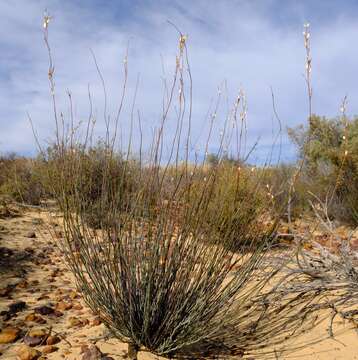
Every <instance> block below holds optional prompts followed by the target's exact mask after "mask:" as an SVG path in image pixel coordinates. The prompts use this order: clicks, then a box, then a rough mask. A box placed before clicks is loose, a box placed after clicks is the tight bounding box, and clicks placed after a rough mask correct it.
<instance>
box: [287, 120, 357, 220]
mask: <svg viewBox="0 0 358 360" xmlns="http://www.w3.org/2000/svg"><path fill="white" fill-rule="evenodd" d="M289 136H290V137H291V139H292V141H293V142H294V144H295V145H296V146H297V148H298V150H299V154H300V157H301V159H303V160H304V167H303V171H302V174H301V175H300V181H302V182H303V183H304V184H305V185H306V190H307V191H310V192H311V193H313V194H314V195H315V196H318V197H319V198H320V199H322V200H324V199H325V198H327V199H328V200H327V201H328V202H329V205H330V206H329V207H328V208H329V211H330V215H331V216H332V217H333V218H336V219H338V220H343V221H347V222H350V223H353V224H357V223H358V118H353V119H351V120H348V119H346V118H343V119H342V118H336V119H327V118H325V117H319V116H316V115H314V116H312V117H311V119H310V121H309V125H308V126H307V127H303V126H299V127H297V128H295V129H289Z"/></svg>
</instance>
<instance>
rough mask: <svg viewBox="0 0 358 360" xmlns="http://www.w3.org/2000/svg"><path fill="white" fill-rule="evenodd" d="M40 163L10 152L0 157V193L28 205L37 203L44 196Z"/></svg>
mask: <svg viewBox="0 0 358 360" xmlns="http://www.w3.org/2000/svg"><path fill="white" fill-rule="evenodd" d="M41 176H42V163H41V161H39V160H38V159H31V158H25V157H20V156H17V155H16V154H10V155H7V156H1V157H0V195H2V196H6V197H8V198H10V199H12V200H15V201H19V202H24V203H26V204H30V205H39V204H40V202H41V200H42V199H44V198H45V197H46V192H45V190H44V188H43V185H42V184H43V182H42V179H41Z"/></svg>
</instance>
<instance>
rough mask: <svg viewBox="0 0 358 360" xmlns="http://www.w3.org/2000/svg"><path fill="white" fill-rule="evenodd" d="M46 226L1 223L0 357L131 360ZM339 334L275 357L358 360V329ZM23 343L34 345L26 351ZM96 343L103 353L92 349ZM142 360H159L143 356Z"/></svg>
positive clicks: (25, 216) (30, 218)
mask: <svg viewBox="0 0 358 360" xmlns="http://www.w3.org/2000/svg"><path fill="white" fill-rule="evenodd" d="M12 215H14V214H12ZM47 221H48V216H47V214H46V213H45V212H39V211H37V210H31V211H30V210H28V211H26V212H23V213H21V214H19V216H15V217H14V216H11V217H7V218H0V248H1V252H2V255H1V261H0V313H1V317H0V327H1V329H2V333H0V343H1V342H6V341H9V340H10V341H9V342H8V343H5V344H0V358H1V359H23V360H26V359H32V358H40V359H53V360H55V359H69V360H71V359H83V360H85V359H87V360H92V359H101V358H102V359H103V360H105V359H107V360H109V359H126V358H128V357H127V345H126V344H123V343H120V342H119V341H117V340H114V339H110V340H106V339H99V338H101V337H103V334H105V328H104V325H103V324H101V323H100V320H99V319H98V318H97V317H96V316H95V314H93V313H92V312H91V311H90V310H89V309H88V308H87V307H86V306H85V304H84V302H83V301H82V299H81V297H80V294H78V293H77V292H76V290H75V286H74V283H73V279H72V277H71V274H70V273H69V271H68V270H67V269H66V267H65V264H64V262H63V259H62V258H61V255H60V252H59V251H58V250H57V248H56V246H55V240H53V239H52V237H51V236H50V234H49V232H48V231H47V230H46V229H45V228H44V226H42V225H43V223H45V222H47ZM58 229H59V230H58V236H60V235H61V234H60V228H58ZM19 302H24V303H19ZM14 304H15V305H14ZM16 304H17V305H16ZM9 306H10V308H9ZM9 309H11V310H9ZM327 326H328V321H326V322H324V323H322V324H321V325H320V326H318V327H317V328H316V329H314V330H313V331H312V332H310V333H307V334H305V335H304V336H303V337H302V338H300V342H305V341H310V340H314V339H315V338H324V337H327ZM9 328H10V330H9ZM335 330H336V334H337V336H336V338H335V339H334V340H333V339H325V340H322V341H320V342H318V343H316V344H314V345H311V346H308V347H306V348H304V349H302V350H298V351H295V352H293V353H291V354H290V355H285V356H280V355H279V354H278V355H277V357H276V358H277V359H301V358H302V359H305V360H313V359H342V360H343V359H345V360H348V359H358V332H357V328H354V325H353V324H351V323H349V322H344V321H343V320H342V319H338V318H337V320H336V322H335ZM4 334H5V336H4ZM48 335H50V337H49V336H48ZM1 339H3V341H2V340H1ZM4 339H5V340H4ZM46 339H47V340H46ZM49 339H50V340H49ZM25 340H26V341H25ZM24 342H25V343H28V344H30V343H31V344H32V345H33V346H32V347H31V348H30V347H26V346H25V345H24ZM46 342H47V343H49V344H50V345H48V344H46ZM34 344H36V345H34ZM92 344H95V345H96V346H97V347H98V349H99V351H97V350H96V349H95V348H93V347H92V348H91V345H92ZM297 345H299V344H298V343H297ZM31 349H32V350H31ZM89 349H91V351H92V355H90V350H89ZM31 352H32V354H31ZM95 353H96V354H95ZM100 353H101V354H100ZM31 356H34V357H31ZM36 356H37V357H36ZM138 359H143V360H144V359H147V360H150V359H153V360H154V359H159V358H158V357H155V356H153V355H151V354H149V353H147V352H140V353H139V356H138ZM250 359H254V358H253V357H252V356H251V357H250Z"/></svg>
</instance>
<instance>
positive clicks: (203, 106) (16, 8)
mask: <svg viewBox="0 0 358 360" xmlns="http://www.w3.org/2000/svg"><path fill="white" fill-rule="evenodd" d="M282 3H283V2H281V1H273V0H271V1H266V2H262V1H220V2H217V1H215V2H214V1H195V2H191V1H170V2H169V1H156V2H144V1H143V2H141V1H123V2H118V1H94V0H93V1H88V2H86V3H85V5H84V3H83V2H79V1H71V2H70V1H58V0H54V1H44V0H40V1H32V0H26V1H25V0H19V1H16V2H12V1H6V0H5V1H2V2H1V3H0V14H1V15H0V20H1V21H0V34H1V36H0V38H1V40H0V51H1V53H2V54H4V56H2V57H1V60H0V109H1V114H0V115H1V118H0V152H1V151H12V150H14V151H18V152H20V153H27V154H33V153H34V152H35V142H34V139H33V136H32V133H31V128H30V126H29V122H28V120H27V115H26V114H27V112H28V113H30V114H31V117H32V119H33V121H34V123H35V127H36V129H37V131H38V134H39V137H40V139H41V140H46V139H49V138H50V137H51V136H53V130H54V121H53V112H52V108H51V101H50V93H49V86H48V81H47V70H48V62H47V54H46V49H45V46H44V43H43V39H42V28H41V22H42V14H43V10H44V9H45V8H48V10H49V12H50V13H51V14H52V15H53V16H54V19H53V22H52V23H51V24H50V41H51V48H52V51H53V55H54V59H55V66H56V68H55V76H56V92H57V96H58V106H59V109H60V110H61V111H62V112H63V114H64V116H65V117H66V118H67V119H68V117H69V105H68V100H67V95H66V92H67V90H68V89H69V90H70V91H71V93H72V97H73V101H74V103H73V105H74V106H73V109H74V114H75V118H76V120H77V121H78V120H85V119H86V118H87V117H88V112H89V106H88V84H90V89H91V93H92V96H93V101H94V104H93V105H94V112H95V114H96V115H97V117H98V129H99V133H101V132H102V133H103V130H104V121H103V112H104V109H103V90H102V88H101V82H100V79H99V77H98V74H97V72H96V68H95V66H94V62H93V59H92V57H91V52H90V49H93V51H94V53H95V54H96V59H97V61H98V64H99V66H100V68H101V72H102V74H103V77H104V79H105V81H106V90H107V93H108V94H109V96H108V108H107V111H108V114H112V118H113V114H115V112H116V107H117V106H118V103H119V99H120V95H121V87H122V81H123V58H124V56H125V52H126V47H127V44H128V42H129V62H128V66H129V83H128V93H127V98H126V107H125V109H124V112H123V117H122V118H121V127H122V129H123V130H124V133H125V134H128V128H129V124H130V112H131V105H132V99H133V94H134V92H135V85H136V80H137V77H138V74H139V78H140V81H139V91H138V96H137V100H136V107H135V108H136V110H137V109H138V110H139V111H140V113H141V119H142V121H143V127H144V128H145V130H147V131H148V133H151V131H152V128H153V127H154V126H155V124H158V122H159V120H160V115H161V106H162V97H163V81H162V78H163V67H162V64H163V65H164V67H165V71H166V76H167V78H168V80H169V79H171V76H172V70H173V67H174V66H175V54H176V52H177V40H178V35H177V33H176V30H175V29H174V28H173V27H172V26H171V25H169V24H168V22H167V20H170V21H172V22H173V23H175V24H176V25H177V26H178V27H180V29H181V30H182V31H183V32H184V33H186V34H188V48H189V57H190V64H191V71H192V75H193V139H197V138H200V135H201V133H202V129H203V126H204V127H205V119H206V117H205V115H206V113H207V112H208V110H209V108H210V101H211V99H212V98H215V97H216V96H217V91H218V90H217V89H218V86H220V85H222V84H223V81H226V84H227V89H228V91H227V95H228V98H229V103H233V102H234V101H235V99H236V97H237V95H238V93H239V90H240V89H244V91H245V93H246V96H247V101H248V119H247V121H248V141H249V142H251V143H253V142H254V141H255V140H256V139H257V137H258V136H261V140H260V142H261V145H262V147H261V151H259V154H260V155H257V156H259V157H261V158H262V157H264V156H265V155H264V153H265V151H263V149H268V148H269V147H270V146H269V145H270V143H271V142H272V139H273V137H274V132H273V130H272V129H273V128H274V130H277V123H275V120H274V114H273V109H272V100H271V90H270V88H271V87H272V89H273V91H274V93H275V99H276V106H277V110H278V112H279V115H280V118H281V120H282V122H283V125H284V126H295V125H297V124H299V123H302V122H304V121H305V118H306V117H307V95H306V90H305V82H304V79H303V76H302V74H303V71H304V49H303V44H302V24H303V22H304V21H307V20H310V19H312V21H311V28H312V55H313V72H312V77H313V89H314V99H313V104H314V111H315V112H316V113H318V114H325V115H328V116H335V115H337V114H338V109H339V105H340V101H341V100H342V98H343V97H344V95H346V94H348V100H349V106H348V110H349V113H350V114H355V113H358V111H357V110H358V108H357V107H358V91H357V90H356V84H355V76H354V75H355V70H356V69H355V67H356V64H357V57H358V50H356V49H355V47H354V46H353V44H354V43H355V39H356V38H357V35H358V24H357V23H356V21H355V16H356V15H357V12H358V10H357V7H356V6H355V5H354V3H351V2H345V4H344V5H343V4H341V5H340V6H339V7H338V6H337V2H334V1H316V2H314V4H311V3H313V2H300V3H299V4H297V2H293V1H287V2H285V4H284V5H283V4H282ZM210 111H212V110H210ZM226 112H227V109H226V103H225V101H224V100H223V102H222V107H221V111H220V112H219V114H218V115H219V116H218V120H217V122H218V124H217V130H218V132H217V133H219V130H220V129H221V127H222V126H223V125H222V124H223V117H224V115H225V114H226ZM220 121H221V123H220ZM203 123H204V124H203ZM273 124H274V125H273ZM168 126H169V133H170V131H173V129H172V127H173V126H172V125H171V124H170V123H169V124H168ZM202 137H205V136H202ZM218 142H219V136H218V135H217V136H216V138H215V139H213V142H212V146H213V148H215V147H216V146H217V144H218ZM284 143H285V144H286V145H285V147H284V149H285V151H284V154H283V158H284V159H286V160H287V159H290V158H292V156H293V148H292V146H289V145H288V142H287V139H284Z"/></svg>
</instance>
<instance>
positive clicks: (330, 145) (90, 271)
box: [0, 15, 358, 359]
mask: <svg viewBox="0 0 358 360" xmlns="http://www.w3.org/2000/svg"><path fill="white" fill-rule="evenodd" d="M50 20H51V18H50V17H49V16H48V15H46V16H45V18H44V40H45V45H46V48H47V50H48V55H49V70H48V79H49V87H50V93H51V100H52V102H53V105H54V106H53V108H54V114H53V117H54V128H55V136H54V140H53V143H52V144H51V145H50V146H49V147H48V148H47V149H43V148H42V147H41V145H40V141H38V144H39V154H38V156H37V157H36V158H35V159H27V158H22V157H17V156H15V155H8V156H6V155H4V156H3V157H2V158H1V159H0V195H1V197H2V201H3V205H2V206H3V207H6V206H7V204H8V203H11V202H16V203H22V204H23V205H24V204H26V205H31V206H34V207H46V206H47V205H48V203H51V206H52V208H51V209H52V211H59V212H60V214H61V221H62V224H61V225H62V227H63V236H61V237H59V236H57V235H56V234H57V232H58V230H57V229H56V228H55V227H53V228H51V229H50V231H51V233H52V235H53V239H54V241H55V242H56V246H57V247H58V251H60V254H61V256H62V257H63V258H64V259H65V261H66V263H67V266H68V267H69V269H70V270H71V272H72V274H73V277H74V278H75V282H76V286H77V289H78V291H79V292H80V293H81V294H82V296H83V298H84V300H85V302H86V304H87V305H88V306H89V307H90V309H91V310H92V311H93V312H94V313H95V314H96V315H97V316H98V317H99V318H100V320H101V321H102V322H103V323H104V324H105V326H106V328H107V329H108V331H109V333H110V336H112V337H115V338H117V339H119V340H121V341H123V342H125V343H128V349H129V351H128V354H129V356H130V357H131V358H132V359H136V356H137V352H138V351H139V350H143V349H144V350H146V351H149V352H151V353H153V354H156V355H160V356H164V357H166V358H188V359H189V358H190V359H192V358H201V357H205V358H220V357H227V356H238V357H242V356H249V355H252V356H255V358H256V357H267V358H269V357H272V358H275V357H276V358H277V356H278V355H280V356H281V355H282V356H285V354H286V353H288V352H290V351H293V350H294V349H295V348H297V347H298V346H297V345H295V344H294V340H295V339H296V338H297V337H298V336H299V335H301V334H302V333H304V332H307V331H308V330H311V329H313V328H314V326H316V325H317V324H319V323H320V322H321V321H323V320H324V319H325V318H326V317H327V316H329V315H327V314H332V315H331V316H332V324H333V319H334V318H335V316H336V315H337V314H340V315H341V316H342V317H343V318H345V319H349V320H350V321H353V322H354V321H357V320H356V315H357V297H358V288H357V274H358V272H357V271H358V268H357V248H356V247H355V246H356V245H357V244H356V243H355V242H354V241H353V242H352V239H353V236H354V226H356V225H357V211H358V162H357V161H358V155H357V154H358V127H357V125H358V122H357V119H351V120H350V119H347V117H346V116H345V112H344V109H343V111H342V116H341V117H340V118H339V119H332V120H328V119H326V118H324V117H319V116H316V115H313V114H312V109H311V103H310V101H309V103H310V108H309V110H308V114H309V115H308V124H307V125H303V126H302V127H300V128H297V129H289V135H290V137H291V139H292V141H293V142H294V144H295V145H296V146H297V149H298V153H299V159H298V160H297V163H296V164H288V165H285V164H279V165H273V164H271V163H268V164H266V165H264V166H254V165H252V164H250V163H249V161H248V158H249V157H248V154H249V153H250V152H251V151H252V150H253V149H245V150H243V146H242V144H243V142H245V136H246V134H245V131H246V130H245V113H246V108H245V102H244V99H243V97H242V93H240V95H239V96H238V98H237V99H236V100H235V101H234V102H233V104H232V107H231V111H230V115H229V116H228V117H227V118H225V119H224V120H223V129H224V130H223V133H222V134H220V144H219V148H218V150H217V151H216V152H215V153H209V148H210V143H211V141H212V138H213V136H214V134H213V132H214V126H213V123H214V120H215V117H212V119H211V121H209V123H208V132H207V133H208V135H207V139H206V142H205V145H204V148H203V151H202V154H197V153H195V152H194V151H192V150H191V122H192V121H193V119H192V113H191V108H192V87H193V84H192V78H191V70H190V63H189V54H188V49H187V38H186V36H185V35H184V34H182V33H181V32H180V31H178V37H179V41H178V52H177V55H176V61H175V63H174V64H173V75H172V81H171V82H166V93H165V95H164V96H163V109H162V113H161V118H160V121H159V124H157V127H156V130H155V133H154V136H152V137H151V139H150V141H149V143H150V145H149V146H147V147H145V145H144V143H145V142H143V138H142V137H144V136H147V135H145V133H144V132H143V129H142V127H141V122H140V117H138V118H136V116H135V113H134V111H132V113H131V116H130V119H129V123H130V129H131V131H130V134H129V138H128V139H127V140H128V141H127V143H126V146H125V148H123V147H121V148H119V147H118V146H117V138H118V136H119V135H118V131H119V130H118V129H119V128H118V123H119V121H121V119H122V117H123V114H122V108H123V102H124V99H125V94H126V91H127V76H128V68H127V63H128V61H130V59H127V58H125V61H124V69H123V86H122V97H121V99H120V102H119V104H118V111H117V112H116V114H115V115H114V116H113V117H112V119H113V120H111V121H110V120H109V118H105V119H104V121H105V127H106V134H105V137H104V138H102V139H98V138H96V128H95V123H94V121H93V118H92V115H90V116H89V119H88V122H87V123H85V124H82V125H81V124H76V119H74V118H73V117H70V118H69V119H67V120H66V119H63V118H62V113H61V112H60V110H58V109H57V107H56V104H57V103H56V87H55V81H54V78H55V67H54V60H53V57H52V50H51V47H50V38H49V24H50ZM174 27H175V28H176V26H174ZM176 30H178V29H176ZM307 34H309V32H308V28H307V27H306V28H305V32H304V39H305V48H306V54H307V58H306V65H307V66H306V69H307V73H306V81H307V86H308V97H309V99H311V96H312V93H311V87H310V70H311V58H310V47H309V46H310V45H309V36H308V35H307ZM94 60H95V65H96V69H97V71H98V75H99V76H100V78H101V79H102V76H101V70H100V68H99V67H98V65H97V62H96V59H95V57H94ZM103 86H104V89H105V84H103ZM104 93H105V97H106V96H107V94H106V92H105V91H104ZM219 100H220V99H218V104H219ZM71 101H72V100H71V97H70V98H69V102H70V106H71V105H72V104H71ZM105 101H106V99H105ZM134 102H135V101H134V100H133V104H134ZM90 105H91V104H90ZM133 108H134V105H133ZM169 122H170V123H171V126H172V127H173V123H174V129H175V131H174V133H167V124H168V123H169ZM34 124H35V123H34ZM135 124H138V125H137V127H138V129H136V125H135ZM81 126H82V127H81ZM82 130H84V131H82ZM134 133H138V134H140V141H139V145H137V146H136V145H135V142H134V141H133V137H134V135H133V134H134ZM35 137H36V132H35ZM36 140H39V139H37V138H36ZM147 142H148V141H147ZM136 143H138V141H137V142H136ZM228 149H235V151H234V150H230V151H231V154H230V155H228V154H229V150H228ZM53 204H55V207H53ZM54 209H55V210H54ZM306 217H308V218H310V219H311V224H314V226H315V229H317V228H320V229H321V231H322V236H323V237H324V238H325V239H326V240H327V239H329V241H325V242H322V241H321V242H320V241H319V240H317V239H316V238H315V237H314V230H311V229H309V230H307V231H306V232H305V233H302V232H300V231H298V230H297V228H295V224H294V222H295V221H296V220H302V218H306ZM342 224H345V225H346V226H347V227H349V228H350V229H351V232H350V236H348V237H347V238H344V239H343V238H339V236H338V235H337V234H336V232H335V228H336V227H337V226H338V225H342ZM56 226H58V225H56ZM283 227H285V228H286V230H287V231H285V232H284V233H283V231H282V228H283ZM282 239H283V240H284V241H282ZM332 239H333V240H332ZM321 240H322V239H321ZM353 240H354V239H353ZM333 242H334V244H335V245H336V246H335V247H334V246H330V245H332V243H333ZM322 311H323V312H322ZM329 336H332V337H333V336H334V330H333V325H332V326H331V327H330V330H329ZM304 345H305V344H304ZM300 346H303V345H300Z"/></svg>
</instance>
